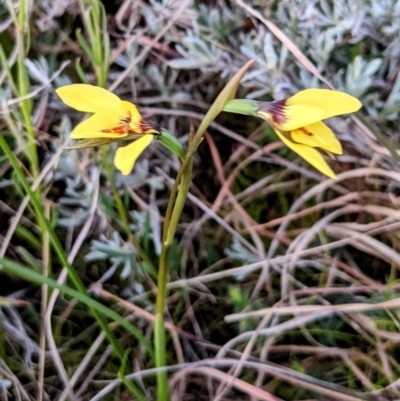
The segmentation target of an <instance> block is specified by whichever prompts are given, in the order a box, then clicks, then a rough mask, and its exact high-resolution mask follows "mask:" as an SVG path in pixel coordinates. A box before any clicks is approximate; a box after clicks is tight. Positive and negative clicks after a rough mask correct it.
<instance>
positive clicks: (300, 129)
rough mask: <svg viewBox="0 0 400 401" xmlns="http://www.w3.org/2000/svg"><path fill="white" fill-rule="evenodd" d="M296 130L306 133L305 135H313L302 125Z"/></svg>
mask: <svg viewBox="0 0 400 401" xmlns="http://www.w3.org/2000/svg"><path fill="white" fill-rule="evenodd" d="M297 131H301V132H302V133H303V134H306V135H308V136H313V135H314V134H313V133H312V132H310V131H308V130H307V129H306V128H304V127H302V128H299V129H298V130H297Z"/></svg>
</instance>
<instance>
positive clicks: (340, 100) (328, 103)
mask: <svg viewBox="0 0 400 401" xmlns="http://www.w3.org/2000/svg"><path fill="white" fill-rule="evenodd" d="M294 105H308V106H312V107H318V108H320V109H323V110H324V116H323V117H322V118H320V120H324V119H325V118H329V117H333V116H338V115H341V114H346V113H353V112H355V111H357V110H359V109H360V108H361V106H362V104H361V102H360V101H359V100H358V99H356V98H355V97H353V96H350V95H348V94H347V93H344V92H339V91H333V90H329V89H315V88H314V89H306V90H304V91H301V92H299V93H297V94H296V95H294V96H292V97H290V98H289V99H287V100H286V106H294ZM316 121H318V120H314V121H311V122H316ZM311 122H310V123H311ZM304 125H306V124H304Z"/></svg>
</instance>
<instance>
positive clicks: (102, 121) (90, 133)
mask: <svg viewBox="0 0 400 401" xmlns="http://www.w3.org/2000/svg"><path fill="white" fill-rule="evenodd" d="M119 124H120V119H119V117H118V115H116V114H115V113H112V112H110V111H103V112H101V113H97V114H94V115H93V116H91V117H89V118H88V119H87V120H85V121H83V122H81V123H80V124H78V125H77V126H76V127H75V128H74V130H73V131H72V132H71V135H70V138H72V139H86V138H119V137H121V138H124V137H126V136H127V134H128V133H114V132H101V131H103V130H106V129H112V128H115V127H116V126H118V125H119Z"/></svg>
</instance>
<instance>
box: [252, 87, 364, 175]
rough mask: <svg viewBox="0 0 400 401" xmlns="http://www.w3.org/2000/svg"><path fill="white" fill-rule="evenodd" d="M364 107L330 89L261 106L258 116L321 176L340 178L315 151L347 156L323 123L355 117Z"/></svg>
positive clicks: (302, 93) (304, 93) (300, 94)
mask: <svg viewBox="0 0 400 401" xmlns="http://www.w3.org/2000/svg"><path fill="white" fill-rule="evenodd" d="M361 106H362V104H361V102H360V101H359V100H358V99H356V98H354V97H352V96H350V95H348V94H347V93H343V92H339V91H333V90H329V89H306V90H304V91H301V92H299V93H297V94H296V95H294V96H292V97H289V98H288V99H284V100H278V101H276V102H271V103H259V105H258V110H257V111H256V115H257V116H259V117H261V118H263V119H265V120H266V121H267V122H268V123H269V124H270V125H271V127H272V128H273V129H274V131H275V132H276V133H277V135H278V136H279V138H280V139H281V140H282V142H283V143H284V144H285V145H286V146H287V147H288V148H290V149H291V150H293V151H294V152H296V153H297V154H298V155H299V156H301V157H302V158H303V159H304V160H306V161H307V162H308V163H310V164H311V165H312V166H314V167H315V168H316V169H317V170H319V171H320V172H321V173H323V174H325V175H327V176H328V177H330V178H336V175H335V173H334V172H333V171H332V169H331V168H330V167H329V166H328V164H327V163H326V161H325V159H324V158H323V157H322V155H321V154H320V153H319V152H318V151H317V150H316V149H315V148H320V149H323V150H326V151H327V152H330V153H334V154H338V155H340V154H342V153H343V151H342V145H341V144H340V142H339V141H338V140H337V139H336V137H335V134H334V133H333V132H332V130H331V129H330V128H329V127H328V126H326V125H325V124H324V123H323V122H322V121H321V120H324V119H326V118H329V117H333V116H338V115H341V114H347V113H353V112H355V111H357V110H359V109H360V108H361Z"/></svg>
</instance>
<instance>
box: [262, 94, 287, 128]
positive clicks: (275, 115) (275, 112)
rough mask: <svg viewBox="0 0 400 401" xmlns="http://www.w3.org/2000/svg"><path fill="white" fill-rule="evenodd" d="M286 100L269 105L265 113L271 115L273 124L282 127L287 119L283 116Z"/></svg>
mask: <svg viewBox="0 0 400 401" xmlns="http://www.w3.org/2000/svg"><path fill="white" fill-rule="evenodd" d="M285 106H286V99H283V100H277V101H276V102H272V103H269V104H268V106H267V107H266V111H267V112H268V113H269V114H271V117H272V121H273V122H274V123H275V124H278V125H282V124H284V123H285V122H286V121H287V120H288V118H287V117H286V115H285Z"/></svg>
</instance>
